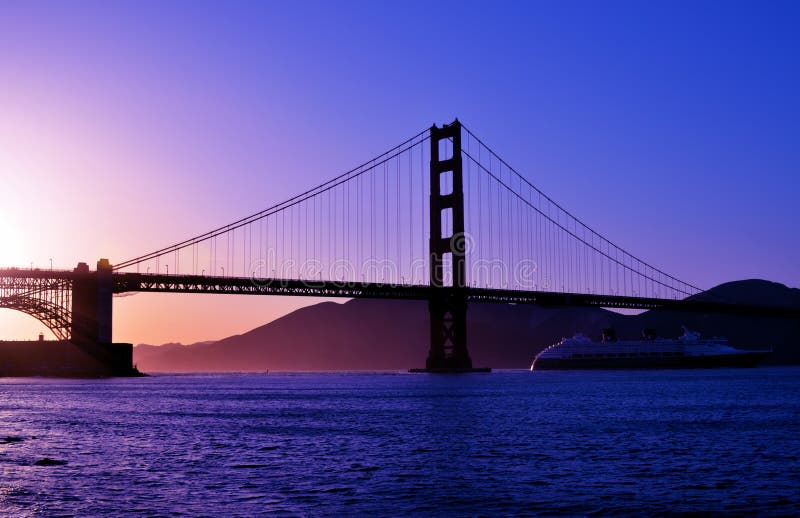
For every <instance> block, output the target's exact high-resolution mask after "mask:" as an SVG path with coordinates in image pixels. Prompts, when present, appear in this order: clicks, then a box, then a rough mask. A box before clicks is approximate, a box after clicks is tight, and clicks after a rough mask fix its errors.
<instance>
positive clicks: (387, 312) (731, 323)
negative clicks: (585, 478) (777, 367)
mask: <svg viewBox="0 0 800 518" xmlns="http://www.w3.org/2000/svg"><path fill="white" fill-rule="evenodd" d="M695 297H696V298H699V299H709V300H717V301H730V302H739V303H747V304H765V305H776V306H777V305H780V306H788V307H797V308H800V290H798V289H794V288H787V287H786V286H784V285H782V284H777V283H773V282H768V281H763V280H746V281H736V282H730V283H726V284H722V285H720V286H717V287H715V288H713V289H711V290H708V291H706V292H704V293H702V294H700V295H696V296H695ZM468 315H469V323H468V337H469V350H470V354H471V355H472V359H473V363H474V364H475V365H476V366H488V367H493V368H527V367H528V366H529V365H530V363H531V360H532V359H533V357H534V356H535V355H536V354H537V353H538V352H539V351H540V350H541V349H543V348H544V347H546V346H548V345H550V344H552V343H554V342H556V341H557V340H559V339H560V338H561V337H563V336H572V335H573V334H574V333H576V332H582V333H584V334H586V335H588V336H590V337H592V338H593V339H599V338H600V332H601V330H602V329H603V328H605V327H613V328H615V329H616V330H617V335H618V337H619V338H621V339H623V338H635V337H638V336H639V335H640V333H641V330H642V329H645V328H652V329H656V331H657V332H658V334H659V335H660V336H663V337H676V336H678V335H679V334H681V325H686V326H687V327H688V328H689V329H691V330H694V331H699V332H701V333H702V334H703V336H726V337H728V338H729V340H730V343H731V344H732V345H734V346H738V347H741V348H767V347H771V348H772V349H773V354H772V355H771V356H770V358H769V360H768V363H772V364H800V321H797V320H781V319H775V318H763V317H762V318H758V317H752V318H751V317H741V316H730V315H706V314H692V313H681V312H674V311H661V310H654V311H647V312H645V313H642V314H639V315H621V314H619V313H615V312H612V311H608V310H605V309H601V308H573V307H569V308H543V307H538V306H529V305H504V304H478V303H474V304H470V306H469V313H468ZM427 350H428V311H427V304H426V303H425V302H420V301H399V300H370V299H354V300H350V301H348V302H346V303H344V304H339V303H335V302H323V303H321V304H316V305H313V306H309V307H305V308H302V309H299V310H297V311H294V312H292V313H290V314H288V315H286V316H284V317H282V318H279V319H277V320H274V321H272V322H270V323H268V324H266V325H263V326H261V327H257V328H256V329H253V330H252V331H249V332H247V333H244V334H241V335H235V336H231V337H228V338H225V339H223V340H219V341H216V342H200V343H195V344H191V345H182V344H174V343H173V344H165V345H161V346H153V345H144V344H142V345H138V346H136V347H135V348H134V353H133V354H134V362H135V363H136V364H137V366H138V368H139V369H140V370H141V371H143V372H159V371H166V372H231V371H265V370H277V371H314V370H384V369H386V370H396V369H408V368H410V367H419V366H421V365H423V364H424V362H425V358H426V356H427Z"/></svg>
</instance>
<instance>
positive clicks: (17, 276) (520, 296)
mask: <svg viewBox="0 0 800 518" xmlns="http://www.w3.org/2000/svg"><path fill="white" fill-rule="evenodd" d="M94 273H96V272H91V273H89V274H88V275H93V274H94ZM86 275H87V273H83V272H76V271H73V270H42V269H33V270H31V269H22V268H11V269H0V288H2V289H3V291H5V293H6V294H9V291H10V290H13V291H14V292H16V293H14V294H15V295H16V294H19V295H25V293H26V291H36V290H41V289H47V288H48V286H52V284H54V283H58V282H59V281H73V280H75V279H78V278H81V277H83V276H86ZM112 286H113V292H114V293H116V294H121V293H132V292H143V293H147V292H151V293H206V294H217V295H286V296H306V297H344V298H375V299H404V300H430V299H431V298H432V297H433V296H435V295H434V293H436V294H438V295H441V293H442V288H432V287H430V286H427V285H395V284H383V283H376V282H343V281H311V280H296V279H267V278H250V277H218V276H207V275H175V274H173V275H166V274H153V273H128V272H114V273H113V275H112ZM445 289H446V290H448V291H449V292H450V293H451V294H453V295H456V296H461V297H464V298H465V299H466V300H467V301H468V302H485V303H500V304H537V305H540V306H545V307H558V306H582V307H604V308H616V309H642V310H650V309H661V310H671V311H687V312H692V313H717V314H734V315H747V316H759V317H776V318H800V308H787V307H779V306H762V305H748V304H737V303H732V302H726V301H713V300H707V299H705V297H703V294H700V295H695V296H692V297H688V298H686V299H677V300H675V299H660V298H655V297H629V296H621V295H604V294H585V293H561V292H550V291H535V290H533V291H527V290H514V289H491V288H474V287H468V288H463V289H458V288H445Z"/></svg>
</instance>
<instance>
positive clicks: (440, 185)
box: [412, 119, 489, 372]
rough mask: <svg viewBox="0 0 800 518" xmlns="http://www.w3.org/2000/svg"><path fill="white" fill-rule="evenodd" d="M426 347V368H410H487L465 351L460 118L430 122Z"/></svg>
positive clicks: (416, 370) (447, 369)
mask: <svg viewBox="0 0 800 518" xmlns="http://www.w3.org/2000/svg"><path fill="white" fill-rule="evenodd" d="M430 131H431V162H430V189H431V195H430V243H429V248H430V285H431V287H432V288H434V289H433V295H432V296H431V299H430V300H429V301H428V310H429V312H430V324H431V334H430V341H431V342H430V351H429V353H428V360H427V362H426V363H425V369H412V371H413V372H472V371H482V372H486V371H488V370H489V369H474V368H473V367H472V359H471V358H470V357H469V352H468V351H467V300H466V297H465V296H464V288H466V286H467V280H466V236H465V234H464V179H463V174H462V163H461V162H462V155H461V123H460V122H458V119H456V120H455V121H453V123H452V124H448V125H445V126H442V127H441V128H438V127H437V126H435V125H434V126H433V127H431V130H430Z"/></svg>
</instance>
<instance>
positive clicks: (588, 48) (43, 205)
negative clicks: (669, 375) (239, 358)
mask: <svg viewBox="0 0 800 518" xmlns="http://www.w3.org/2000/svg"><path fill="white" fill-rule="evenodd" d="M520 4H522V3H512V2H508V3H505V2H485V3H476V2H411V3H408V2H406V3H402V4H399V3H389V2H318V3H317V2H303V3H302V4H300V3H293V2H259V3H255V2H242V3H236V2H209V3H200V2H191V3H190V2H171V3H164V2H130V3H124V2H52V3H47V2H36V3H33V2H13V1H11V2H8V1H6V2H3V3H2V4H0V193H2V197H0V200H2V201H0V264H3V265H17V266H24V267H27V266H29V265H30V264H31V262H33V263H34V264H35V265H37V266H41V267H49V260H50V258H52V259H53V261H54V263H55V266H56V267H64V268H67V267H69V268H71V267H74V265H75V264H76V263H77V262H78V261H87V262H89V263H90V264H92V265H93V264H94V262H95V261H96V260H97V259H98V258H100V257H108V258H110V259H111V260H112V262H118V261H121V260H124V259H128V258H130V257H132V256H135V255H138V254H139V253H142V252H146V251H150V250H151V249H155V248H159V247H161V246H163V245H167V244H171V243H173V242H176V241H178V240H180V239H183V238H185V237H188V236H191V235H194V234H197V233H200V232H202V231H205V230H208V229H210V228H211V227H214V226H218V225H220V224H223V223H226V222H228V221H230V220H234V219H237V218H238V217H240V216H243V215H246V214H249V213H251V212H255V211H256V210H259V209H261V208H264V207H266V206H268V205H271V204H272V203H274V202H278V201H281V200H283V199H286V198H288V197H290V196H291V195H293V194H295V193H297V192H300V191H303V190H305V189H306V188H307V187H310V186H312V185H316V184H317V183H320V182H321V181H323V180H326V179H328V178H330V177H332V176H334V175H335V174H336V173H338V172H341V171H342V170H344V169H347V168H349V166H352V165H355V164H357V163H360V161H361V160H363V159H366V158H368V157H371V156H373V155H374V154H376V153H377V152H380V151H382V150H384V149H386V148H388V147H390V146H392V145H394V144H396V143H398V142H399V141H401V140H403V139H404V138H406V137H408V136H410V135H412V134H414V133H416V132H417V131H419V130H421V129H422V128H424V127H427V126H430V125H431V124H432V123H434V122H435V123H444V122H449V121H450V120H452V119H453V118H454V117H456V116H457V117H459V118H460V119H461V120H463V121H464V122H465V123H467V124H468V125H469V126H470V128H471V129H473V130H475V131H476V132H477V133H478V134H479V135H481V136H482V137H483V138H484V139H485V140H487V142H488V143H489V144H490V145H491V146H492V147H494V148H495V149H496V150H497V151H498V152H499V153H500V154H501V155H502V156H503V157H504V158H505V159H506V160H507V161H509V162H510V163H511V164H512V165H514V166H515V167H516V168H517V169H518V170H520V171H521V172H523V173H524V174H525V175H526V176H527V177H528V179H530V180H531V181H532V182H534V183H535V184H536V185H537V186H538V187H540V188H541V189H542V190H544V191H545V192H546V193H548V194H549V195H550V196H552V197H553V198H554V199H555V200H557V201H559V202H560V203H561V204H562V205H564V206H565V207H566V208H568V209H569V210H571V211H572V212H573V213H574V214H576V215H577V216H578V217H579V218H581V219H583V220H584V221H586V222H588V223H589V224H591V225H593V226H594V227H595V228H597V229H598V230H599V231H600V232H601V233H603V234H605V235H606V236H607V237H609V238H610V239H612V240H614V241H616V242H617V243H618V244H620V245H621V246H622V247H623V248H626V249H629V250H630V251H632V252H633V253H634V254H636V255H639V256H641V257H642V258H644V259H646V260H648V261H650V262H652V263H653V264H654V265H656V266H659V267H661V268H663V269H664V270H666V271H668V272H670V273H673V274H674V275H676V276H677V277H679V278H682V279H685V280H687V281H688V282H692V283H693V284H696V285H699V286H701V287H705V288H707V287H711V286H714V285H716V284H719V283H721V282H725V281H729V280H735V279H743V278H767V279H770V280H775V281H779V282H782V283H785V284H787V285H790V286H793V287H798V286H800V270H799V269H798V267H797V265H798V264H800V239H798V233H797V230H796V226H797V222H798V221H800V203H798V202H799V201H800V200H798V195H800V176H799V175H798V173H800V141H799V140H800V96H798V93H797V92H800V59H798V55H799V53H800V32H798V30H797V27H799V26H800V3H797V2H768V3H764V2H748V3H742V2H719V3H703V2H660V3H659V2H630V3H628V2H588V1H587V2H557V3H556V2H554V3H544V2H527V3H525V4H524V5H520ZM310 302H314V301H311V300H309V299H298V298H270V297H219V298H214V297H209V296H198V295H142V294H140V295H136V296H131V297H125V298H118V299H115V308H114V309H115V335H114V338H115V339H116V340H118V341H132V342H136V343H138V342H149V343H161V342H166V341H183V342H184V343H187V342H191V341H195V340H204V339H216V338H221V337H224V336H227V335H229V334H232V333H238V332H243V331H246V330H248V329H250V328H252V327H255V326H257V325H259V324H263V323H265V322H267V321H269V320H271V319H273V318H275V317H276V316H279V315H281V314H284V313H286V312H287V311H289V310H291V309H293V308H296V307H299V306H301V305H305V304H308V303H310ZM208 312H210V313H211V314H214V313H216V314H219V318H216V319H209V318H208V317H207V314H208ZM41 328H42V326H41V325H39V324H38V322H36V321H34V320H33V319H32V318H30V317H27V316H24V315H19V314H15V313H12V312H10V311H7V310H2V311H0V330H2V335H3V337H4V338H21V337H26V338H30V337H32V336H34V335H35V334H36V333H38V331H39V329H41Z"/></svg>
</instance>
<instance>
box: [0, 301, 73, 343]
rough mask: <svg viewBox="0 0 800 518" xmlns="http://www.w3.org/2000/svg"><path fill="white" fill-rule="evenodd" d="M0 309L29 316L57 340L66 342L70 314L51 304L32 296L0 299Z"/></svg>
mask: <svg viewBox="0 0 800 518" xmlns="http://www.w3.org/2000/svg"><path fill="white" fill-rule="evenodd" d="M0 309H10V310H13V311H19V312H21V313H24V314H26V315H29V316H31V317H33V318H35V319H36V320H38V321H39V322H41V323H42V324H44V326H45V327H47V328H48V329H49V330H50V331H51V332H52V333H53V335H54V336H55V337H56V339H58V340H68V339H69V338H70V330H71V327H72V314H71V312H70V311H69V310H67V309H66V308H64V307H62V306H59V305H57V304H55V303H53V302H50V301H47V300H43V299H40V298H38V297H33V296H25V295H18V296H11V297H0Z"/></svg>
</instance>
